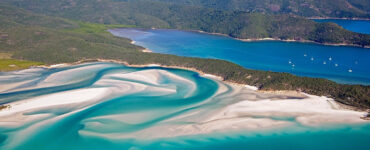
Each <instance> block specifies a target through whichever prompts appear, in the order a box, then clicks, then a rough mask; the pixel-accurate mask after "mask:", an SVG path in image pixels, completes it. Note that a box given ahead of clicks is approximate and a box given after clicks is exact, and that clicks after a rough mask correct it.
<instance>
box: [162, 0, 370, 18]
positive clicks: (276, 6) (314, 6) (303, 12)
mask: <svg viewBox="0 0 370 150" xmlns="http://www.w3.org/2000/svg"><path fill="white" fill-rule="evenodd" d="M156 1H161V2H170V3H176V4H186V5H194V6H203V7H209V8H216V9H225V10H234V11H235V10H240V11H246V12H261V13H270V14H294V15H299V16H305V17H338V18H356V17H359V18H370V1H369V0H156Z"/></svg>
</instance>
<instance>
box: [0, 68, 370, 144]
mask: <svg viewBox="0 0 370 150" xmlns="http://www.w3.org/2000/svg"><path fill="white" fill-rule="evenodd" d="M0 85H1V88H0V104H9V105H11V106H12V107H11V108H10V109H5V110H0V149H4V150H8V149H9V150H10V149H11V150H34V149H37V150H43V149H45V150H50V149H52V150H64V149H70V150H91V149H99V150H100V149H101V150H105V149H117V150H122V149H124V150H126V149H128V150H163V149H165V150H167V149H169V150H171V149H174V150H188V149H195V150H198V149H199V150H202V149H217V150H218V149H219V150H225V149H228V150H236V149H238V150H239V149H240V150H245V149H247V150H270V149H271V150H290V149H291V150H296V149H299V150H312V149H317V150H321V149H322V150H348V149H356V150H368V149H369V147H370V143H369V138H370V124H369V123H360V124H335V125H333V124H325V125H320V126H308V125H305V124H303V123H304V122H300V121H299V118H300V117H304V116H310V114H307V115H303V116H299V115H298V116H296V115H294V113H293V112H292V113H291V114H288V116H287V118H284V117H279V116H278V115H277V114H276V113H272V114H270V115H268V116H257V115H256V116H245V115H243V114H240V115H237V116H234V118H232V119H235V120H236V121H233V120H232V119H231V120H230V119H229V118H228V117H226V118H218V119H217V118H216V119H215V120H213V121H220V120H224V121H222V122H219V123H218V124H229V123H233V124H234V125H235V126H237V123H239V122H243V121H247V122H248V119H252V121H251V122H248V124H243V125H249V124H253V123H255V122H265V121H264V120H265V119H272V121H273V122H279V121H284V122H285V123H287V125H288V126H286V127H276V128H272V129H269V128H267V129H265V128H263V127H258V128H257V130H256V129H248V128H247V129H243V128H241V129H239V130H235V131H233V130H232V129H234V128H232V127H233V126H229V127H228V128H226V127H224V128H223V129H224V130H216V131H214V132H211V133H207V132H204V133H202V132H200V131H207V129H209V128H212V127H214V125H217V124H213V125H212V121H206V120H208V119H209V117H211V118H212V116H213V115H215V114H217V112H219V111H222V110H223V109H224V108H226V107H227V106H228V105H231V104H234V103H237V102H239V101H246V100H247V101H248V100H250V102H251V103H255V102H258V101H260V100H261V101H263V100H265V99H272V98H275V100H274V101H277V99H276V98H278V97H277V96H274V95H265V96H263V94H261V93H258V92H253V91H248V90H246V89H244V90H246V91H238V90H236V89H234V88H232V87H231V86H230V85H227V84H225V83H223V82H220V81H216V80H213V79H208V78H204V77H201V76H199V74H198V73H195V72H192V71H186V70H181V69H168V68H161V67H143V68H132V67H126V66H123V65H120V64H114V63H86V64H80V65H75V66H67V67H61V68H51V69H46V68H32V69H27V70H22V71H14V72H2V73H0ZM102 90H103V91H102ZM73 93H74V94H73ZM76 93H77V95H76ZM85 98H87V100H86V101H80V100H81V99H85ZM284 99H287V98H284ZM70 100H72V101H70ZM287 100H292V101H301V99H298V100H297V99H294V98H288V99H287ZM35 101H38V102H39V103H38V104H37V105H28V104H32V103H33V102H35ZM68 101H70V102H69V103H63V102H68ZM48 102H51V103H50V104H49V105H48V106H42V105H43V104H45V103H48ZM22 105H27V107H22ZM246 109H248V107H246ZM12 110H18V111H17V112H18V113H13V114H8V115H7V112H9V111H10V112H11V111H12ZM266 111H267V110H266ZM257 113H258V112H257ZM9 115H10V116H9ZM275 115H276V116H275ZM289 115H291V116H289ZM319 115H320V114H319ZM321 115H323V114H321ZM274 116H275V117H274ZM312 117H315V114H314V115H313V116H312ZM335 117H337V116H335ZM339 117H341V116H339ZM238 119H239V120H238ZM253 119H255V120H253ZM312 121H315V120H312ZM209 122H211V124H210V125H206V126H204V127H203V126H202V125H203V124H207V123H209ZM324 122H325V121H324ZM264 124H267V125H268V124H269V122H267V123H264ZM198 132H199V133H198ZM177 134H179V135H178V136H174V135H177ZM183 134H184V135H183Z"/></svg>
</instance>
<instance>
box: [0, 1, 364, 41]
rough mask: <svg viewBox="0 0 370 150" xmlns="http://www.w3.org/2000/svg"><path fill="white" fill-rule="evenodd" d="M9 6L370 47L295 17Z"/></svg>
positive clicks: (358, 37) (83, 5)
mask: <svg viewBox="0 0 370 150" xmlns="http://www.w3.org/2000/svg"><path fill="white" fill-rule="evenodd" d="M3 2H6V3H8V4H12V5H14V6H17V7H21V8H24V9H27V10H30V11H33V12H36V13H41V14H45V15H50V16H57V17H63V18H68V19H72V20H81V21H87V22H94V23H102V24H126V25H135V26H137V27H142V28H152V27H154V28H174V29H187V30H201V31H205V32H214V33H222V34H226V35H229V36H231V37H235V38H243V39H258V38H276V39H283V40H284V39H294V40H309V41H315V42H318V43H329V44H354V45H359V46H370V35H365V34H359V33H353V32H350V31H347V30H345V29H343V28H341V27H340V26H338V25H336V24H332V23H316V22H314V21H311V20H307V19H304V18H302V17H298V16H291V15H267V14H261V13H247V12H242V11H221V10H216V9H211V8H203V7H198V6H184V5H177V4H168V3H161V2H152V1H148V0H144V1H143V0H138V1H130V0H3ZM220 4H222V3H220Z"/></svg>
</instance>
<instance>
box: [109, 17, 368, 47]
mask: <svg viewBox="0 0 370 150" xmlns="http://www.w3.org/2000/svg"><path fill="white" fill-rule="evenodd" d="M369 20H370V19H369ZM116 29H139V30H178V31H189V32H196V33H203V34H209V35H219V36H225V37H229V38H232V39H235V40H239V41H243V42H259V41H280V42H296V43H311V44H318V45H327V46H348V47H359V48H366V49H370V45H369V46H362V45H356V44H348V43H319V42H315V41H311V40H295V39H280V38H271V37H265V38H249V39H243V38H237V37H232V36H229V35H227V34H224V33H216V32H206V31H202V30H191V29H170V28H168V29H165V28H161V29H157V28H151V29H147V28H116ZM110 30H114V29H110ZM351 32H352V31H351ZM128 39H129V38H128ZM130 40H132V39H130ZM135 43H136V41H133V40H132V41H131V44H134V45H136V44H135ZM137 46H139V45H137ZM151 52H152V51H151Z"/></svg>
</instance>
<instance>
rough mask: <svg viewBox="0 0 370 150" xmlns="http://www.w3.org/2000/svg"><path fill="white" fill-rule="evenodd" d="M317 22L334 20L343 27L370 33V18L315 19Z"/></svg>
mask: <svg viewBox="0 0 370 150" xmlns="http://www.w3.org/2000/svg"><path fill="white" fill-rule="evenodd" d="M314 20H315V21H316V22H334V23H336V24H338V25H340V26H342V27H343V28H345V29H347V30H350V31H353V32H358V33H365V34H370V21H369V20H343V19H314Z"/></svg>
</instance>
